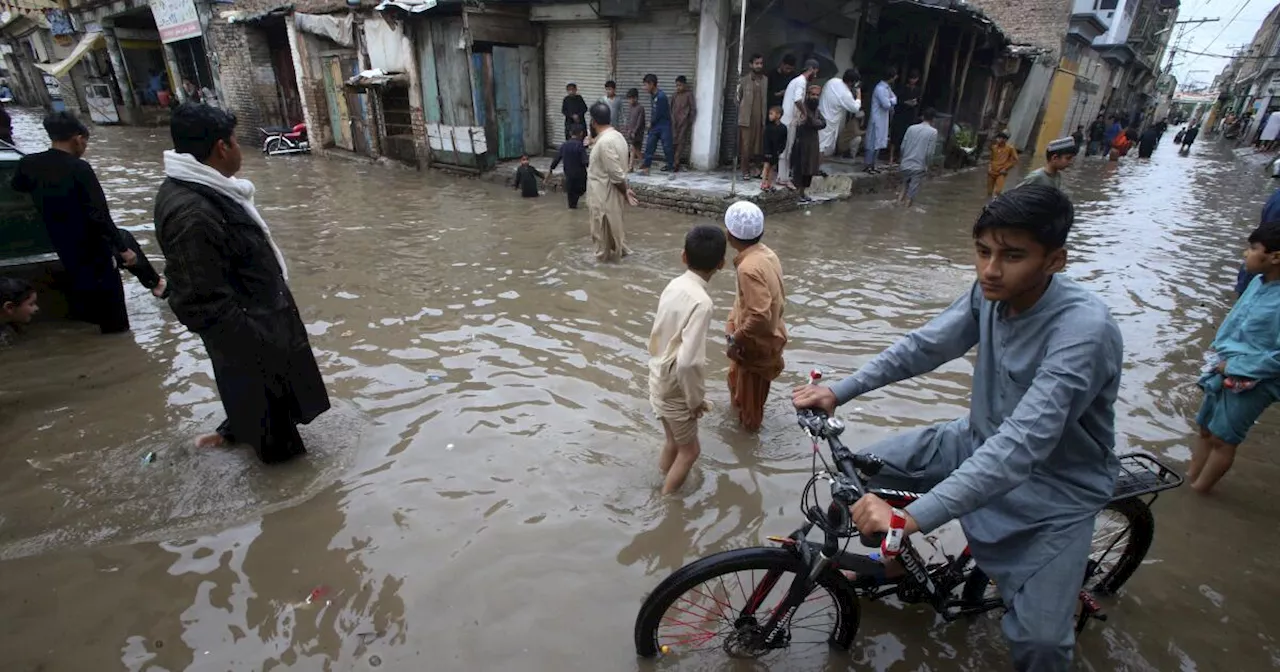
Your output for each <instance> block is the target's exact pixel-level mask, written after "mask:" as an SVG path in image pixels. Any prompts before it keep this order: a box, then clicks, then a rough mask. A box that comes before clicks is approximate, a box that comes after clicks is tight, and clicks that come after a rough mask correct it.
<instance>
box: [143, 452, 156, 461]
mask: <svg viewBox="0 0 1280 672" xmlns="http://www.w3.org/2000/svg"><path fill="white" fill-rule="evenodd" d="M155 461H156V451H154V450H153V451H150V452H148V453H147V454H146V455H143V456H142V463H143V464H151V463H152V462H155Z"/></svg>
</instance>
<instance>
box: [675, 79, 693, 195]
mask: <svg viewBox="0 0 1280 672" xmlns="http://www.w3.org/2000/svg"><path fill="white" fill-rule="evenodd" d="M697 116H698V105H697V103H696V102H695V101H694V99H693V89H690V88H689V80H688V79H685V76H684V75H680V76H679V77H676V95H675V98H672V99H671V124H672V127H673V128H674V130H675V156H674V158H673V159H670V162H671V164H672V167H673V169H674V170H675V171H676V172H680V159H681V158H682V157H683V156H684V155H685V153H686V152H688V151H689V135H690V134H691V133H692V132H693V120H694V119H695V118H697Z"/></svg>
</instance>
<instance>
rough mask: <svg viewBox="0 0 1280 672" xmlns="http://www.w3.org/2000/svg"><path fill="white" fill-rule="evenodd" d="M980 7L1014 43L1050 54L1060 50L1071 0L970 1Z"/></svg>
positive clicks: (1068, 18) (1067, 23)
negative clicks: (1040, 49)
mask: <svg viewBox="0 0 1280 672" xmlns="http://www.w3.org/2000/svg"><path fill="white" fill-rule="evenodd" d="M969 4H971V5H973V6H975V7H977V8H979V9H981V10H982V11H983V13H985V14H986V15H987V16H988V17H989V18H990V19H991V20H992V21H995V22H996V25H998V26H1000V29H1001V30H1003V31H1004V34H1005V35H1007V36H1008V37H1009V39H1010V40H1012V41H1013V43H1014V44H1030V45H1034V46H1037V47H1041V48H1043V49H1047V50H1049V51H1050V53H1051V54H1053V56H1054V57H1057V56H1059V55H1061V53H1062V40H1063V38H1065V37H1066V35H1067V29H1068V28H1069V26H1070V23H1071V8H1072V2H1071V0H970V2H969Z"/></svg>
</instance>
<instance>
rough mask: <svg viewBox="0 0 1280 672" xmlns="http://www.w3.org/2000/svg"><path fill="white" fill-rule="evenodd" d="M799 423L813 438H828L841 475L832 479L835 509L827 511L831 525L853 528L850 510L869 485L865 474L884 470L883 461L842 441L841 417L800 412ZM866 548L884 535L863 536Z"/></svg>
mask: <svg viewBox="0 0 1280 672" xmlns="http://www.w3.org/2000/svg"><path fill="white" fill-rule="evenodd" d="M796 420H797V422H798V423H799V424H800V428H801V429H803V430H804V431H805V433H806V434H808V435H809V436H811V437H813V438H814V439H825V440H826V442H827V445H828V446H829V447H830V448H831V459H832V461H834V462H835V464H836V468H837V469H839V471H840V473H839V474H835V475H833V477H832V482H831V499H832V506H831V507H830V509H829V510H828V522H829V523H830V524H831V525H832V527H834V528H836V529H842V528H844V527H845V526H848V525H851V523H852V521H851V520H849V517H850V513H849V507H851V506H853V505H854V503H855V502H857V501H858V499H859V498H861V497H862V495H863V493H864V492H866V489H867V484H866V482H865V481H864V480H863V478H862V475H863V474H865V475H866V476H868V477H870V476H875V475H876V474H878V473H880V469H882V468H883V467H884V461H883V460H881V459H880V458H878V457H876V456H875V455H868V454H859V453H855V452H853V451H851V450H849V448H848V447H847V446H845V445H844V444H843V443H841V442H840V434H841V433H843V432H844V423H843V422H841V421H840V420H839V419H838V418H833V417H830V416H828V415H827V414H826V413H824V412H822V411H819V410H815V409H807V408H802V409H797V410H796ZM859 536H860V537H861V540H862V543H863V545H866V546H877V547H878V546H880V544H881V542H882V541H883V540H884V536H885V535H884V533H877V534H875V535H866V534H860V535H859Z"/></svg>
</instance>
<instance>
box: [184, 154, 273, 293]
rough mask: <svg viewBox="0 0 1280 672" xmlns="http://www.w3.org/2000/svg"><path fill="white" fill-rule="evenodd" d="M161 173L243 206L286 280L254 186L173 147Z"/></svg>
mask: <svg viewBox="0 0 1280 672" xmlns="http://www.w3.org/2000/svg"><path fill="white" fill-rule="evenodd" d="M164 174H165V175H167V176H169V177H172V178H173V179H175V180H182V181H183V182H194V183H195V184H199V185H203V186H206V187H209V188H210V189H212V190H214V191H216V192H218V193H219V194H222V195H223V196H226V197H227V198H229V199H231V200H232V201H235V202H236V203H238V204H239V205H240V207H242V208H244V211H245V212H246V213H248V215H249V218H250V219H252V220H253V221H254V223H255V224H257V225H258V228H260V229H262V233H263V234H265V235H266V236H267V243H268V244H269V245H271V251H272V252H273V253H274V254H275V255H276V263H278V264H280V274H281V275H283V276H284V279H285V280H288V279H289V269H288V268H287V267H286V266H285V265H284V255H283V254H281V253H280V248H279V247H276V241H275V239H273V238H272V237H271V229H269V228H267V223H266V221H264V220H263V219H262V215H260V214H258V208H257V207H255V206H254V205H253V194H254V191H256V189H255V188H254V186H253V183H252V182H250V181H249V180H242V179H240V178H238V177H227V176H226V175H223V174H222V173H219V172H218V171H216V170H214V169H213V168H210V167H209V166H206V165H204V164H203V163H200V162H199V161H197V160H196V157H194V156H192V155H190V154H179V153H178V152H175V151H173V150H165V153H164Z"/></svg>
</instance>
